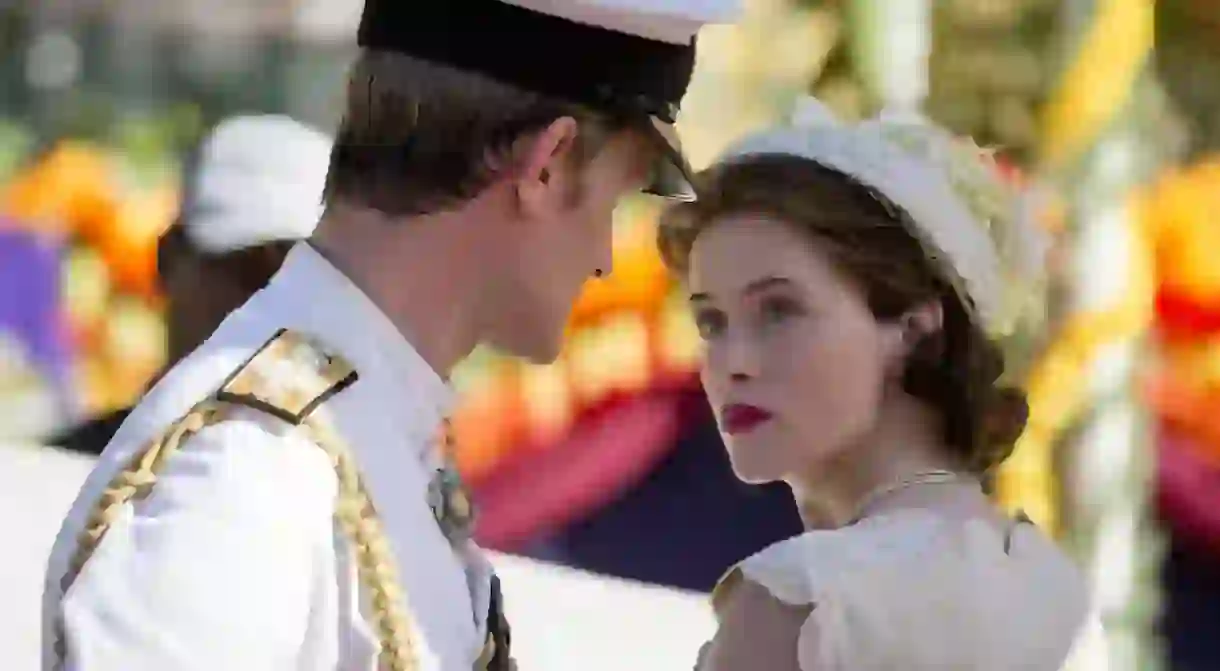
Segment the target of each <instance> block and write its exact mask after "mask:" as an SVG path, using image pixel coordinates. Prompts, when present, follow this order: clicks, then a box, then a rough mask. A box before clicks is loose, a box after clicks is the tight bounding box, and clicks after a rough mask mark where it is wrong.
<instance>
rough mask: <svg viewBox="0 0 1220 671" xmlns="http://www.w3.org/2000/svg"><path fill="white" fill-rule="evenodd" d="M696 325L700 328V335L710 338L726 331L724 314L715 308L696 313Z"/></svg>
mask: <svg viewBox="0 0 1220 671" xmlns="http://www.w3.org/2000/svg"><path fill="white" fill-rule="evenodd" d="M695 327H696V328H698V329H699V337H700V338H703V339H704V340H709V339H711V338H714V337H715V336H717V335H719V334H720V333H721V332H722V331H724V315H723V314H722V313H719V312H715V311H713V310H701V311H699V312H696V313H695Z"/></svg>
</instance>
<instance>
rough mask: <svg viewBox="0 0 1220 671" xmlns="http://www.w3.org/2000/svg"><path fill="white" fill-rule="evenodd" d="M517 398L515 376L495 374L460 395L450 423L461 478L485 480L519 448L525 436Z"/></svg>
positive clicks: (517, 378)
mask: <svg viewBox="0 0 1220 671" xmlns="http://www.w3.org/2000/svg"><path fill="white" fill-rule="evenodd" d="M517 365H518V364H515V363H514V364H508V366H512V367H515V366H517ZM521 394H522V390H521V381H520V376H519V374H518V372H517V371H515V370H502V371H501V370H498V371H495V372H494V373H492V374H491V375H490V376H489V377H488V378H486V379H484V380H483V381H482V383H481V384H478V385H473V386H472V388H471V389H470V390H469V391H468V392H467V393H466V394H464V395H463V398H462V403H461V404H460V405H459V406H458V408H457V410H456V411H455V412H454V413H453V417H452V421H451V425H452V427H453V438H454V441H455V443H456V448H457V454H456V455H455V456H456V459H457V466H458V469H459V470H460V471H461V473H462V476H463V477H465V478H468V479H471V480H477V479H479V478H480V477H482V476H485V475H486V474H487V473H489V472H490V471H491V470H493V469H494V468H495V467H496V466H497V465H498V464H499V463H500V462H501V460H503V459H504V457H505V456H506V455H507V454H508V453H509V452H510V451H511V450H512V449H513V448H514V447H516V446H518V445H520V444H521V439H522V438H523V437H524V435H525V434H526V426H525V423H526V414H525V408H524V402H523V399H522V397H521Z"/></svg>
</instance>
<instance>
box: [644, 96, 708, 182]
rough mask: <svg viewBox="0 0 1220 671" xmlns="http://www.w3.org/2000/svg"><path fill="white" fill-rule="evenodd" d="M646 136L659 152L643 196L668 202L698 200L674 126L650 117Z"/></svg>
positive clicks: (646, 126) (689, 168)
mask: <svg viewBox="0 0 1220 671" xmlns="http://www.w3.org/2000/svg"><path fill="white" fill-rule="evenodd" d="M644 132H645V135H646V136H647V137H648V138H649V139H650V140H651V141H652V142H653V143H654V144H655V145H656V148H657V150H658V151H659V156H658V157H657V161H656V163H655V164H654V166H653V169H652V175H651V178H650V180H649V184H648V186H646V187H645V188H644V193H648V194H652V195H654V196H660V197H662V198H666V199H669V200H677V201H682V202H691V201H694V200H695V199H696V197H695V187H694V183H693V181H692V178H693V176H694V171H693V170H691V167H690V163H689V162H688V161H687V160H686V155H685V154H684V153H683V152H682V142H681V140H679V139H678V131H677V129H676V128H674V126H673V124H670V123H666V122H665V121H663V120H661V119H659V118H657V117H655V116H649V117H648V123H647V124H645V128H644Z"/></svg>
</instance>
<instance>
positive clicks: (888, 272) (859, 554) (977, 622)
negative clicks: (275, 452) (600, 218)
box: [659, 99, 1100, 671]
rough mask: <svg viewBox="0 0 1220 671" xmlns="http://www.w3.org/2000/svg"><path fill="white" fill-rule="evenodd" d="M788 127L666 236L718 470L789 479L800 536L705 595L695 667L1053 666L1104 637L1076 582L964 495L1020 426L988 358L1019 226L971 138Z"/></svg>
mask: <svg viewBox="0 0 1220 671" xmlns="http://www.w3.org/2000/svg"><path fill="white" fill-rule="evenodd" d="M798 111H799V115H798V119H797V124H796V125H795V126H793V127H784V128H779V129H770V130H767V131H763V132H760V133H757V134H754V135H751V136H748V137H746V138H744V139H742V140H740V141H738V142H736V143H734V144H733V145H732V147H731V148H730V149H729V150H728V152H727V153H726V154H725V155H724V156H723V157H721V159H720V160H719V161H718V162H717V163H716V164H714V165H713V167H712V168H710V169H709V170H707V171H706V172H705V173H703V174H701V175H700V177H699V181H698V184H699V187H700V199H699V201H698V202H695V203H689V204H679V205H676V206H674V207H671V208H670V209H669V210H668V211H667V212H666V213H665V214H664V215H663V217H662V221H661V229H660V237H659V240H660V245H661V253H662V256H663V258H664V259H665V261H666V263H667V265H669V266H670V268H671V269H673V270H674V271H675V272H677V273H679V274H680V275H681V276H682V278H683V280H684V282H685V283H686V285H687V287H688V288H689V290H690V292H691V293H690V300H691V308H692V310H693V312H694V318H695V322H696V324H697V326H698V328H699V332H700V335H701V336H702V337H703V339H704V340H705V343H706V348H707V349H706V352H705V358H704V362H703V366H702V381H703V386H704V389H705V390H706V392H707V395H708V399H709V401H710V402H711V405H712V408H713V411H714V413H715V417H716V420H717V423H718V425H719V427H720V430H721V432H722V434H723V435H724V440H725V444H726V446H727V450H728V454H729V459H730V462H731V463H732V467H733V470H734V472H735V473H736V475H737V476H738V478H740V479H741V480H743V481H745V482H748V483H769V482H784V483H786V484H788V485H789V487H790V488H791V489H792V494H793V497H794V499H795V503H796V507H797V508H798V509H799V510H800V511H801V514H802V518H803V519H804V521H805V524H806V528H807V531H806V532H805V533H803V534H801V535H799V536H796V537H795V538H792V539H789V540H785V541H781V542H779V543H776V544H773V545H771V546H769V547H767V548H765V549H763V550H762V551H761V552H759V553H757V554H755V555H753V556H752V557H750V558H747V559H746V560H745V561H743V562H741V563H739V564H738V565H737V566H736V567H735V568H734V569H732V570H731V571H730V572H729V573H728V574H727V575H726V576H725V578H724V579H722V581H721V582H720V584H719V585H718V586H717V588H716V589H715V591H714V592H713V597H712V600H713V606H714V608H715V610H716V612H717V616H718V619H719V625H720V626H719V629H718V631H717V633H716V635H715V637H714V638H713V639H712V640H711V641H710V642H709V644H708V645H707V646H705V649H704V651H703V654H702V655H701V659H700V662H699V666H700V668H701V669H703V670H704V671H747V669H749V668H766V669H772V670H775V671H780V670H791V671H797V670H798V669H799V670H800V671H826V670H830V669H875V670H877V671H881V670H883V669H885V670H891V669H892V670H897V669H903V670H904V671H941V670H943V669H962V670H967V669H973V670H978V671H982V670H984V669H986V670H987V671H998V670H1001V669H1005V670H1011V671H1026V670H1031V669H1038V670H1045V671H1054V670H1056V669H1059V668H1061V667H1062V666H1063V664H1064V663H1065V661H1068V660H1069V657H1071V656H1072V655H1074V654H1078V653H1079V652H1080V651H1082V650H1083V649H1084V648H1083V647H1082V646H1083V645H1095V644H1096V643H1097V642H1098V641H1099V640H1100V639H1099V638H1098V636H1099V626H1100V625H1099V624H1098V623H1097V620H1096V618H1095V616H1094V615H1093V611H1092V607H1091V598H1090V595H1089V592H1088V586H1087V583H1086V581H1085V578H1084V575H1083V573H1082V572H1081V571H1079V569H1078V568H1077V567H1076V566H1075V565H1073V563H1072V561H1071V560H1070V559H1069V558H1068V557H1067V555H1066V554H1065V553H1064V552H1063V550H1061V549H1060V548H1059V547H1057V546H1056V545H1055V543H1054V542H1053V541H1052V540H1051V539H1050V538H1048V537H1046V536H1045V535H1044V534H1042V533H1040V532H1039V531H1038V530H1037V529H1036V528H1034V527H1033V525H1032V524H1031V523H1029V521H1028V519H1025V518H1023V517H1020V516H1019V517H1018V518H1017V519H1009V518H1008V517H1007V516H1005V515H1004V514H1002V513H1001V512H1000V511H999V510H997V509H996V508H995V507H994V505H993V504H992V502H991V501H990V500H989V499H988V497H987V496H986V495H985V493H984V491H983V485H982V480H983V478H984V477H985V475H986V474H987V473H989V472H991V471H992V470H993V469H994V468H995V467H996V466H998V465H999V464H1000V463H1001V462H1002V461H1003V460H1004V459H1005V458H1007V456H1008V455H1009V454H1010V453H1011V451H1012V449H1013V444H1014V442H1015V440H1016V438H1017V437H1018V436H1019V435H1020V433H1021V431H1022V430H1023V429H1024V425H1025V420H1026V416H1027V412H1028V409H1027V406H1026V403H1025V398H1024V395H1023V394H1022V393H1021V392H1019V391H1018V390H1016V389H1013V388H1009V387H1007V386H1005V385H1004V384H1003V382H1002V381H1001V375H1002V374H1003V373H1004V366H1005V361H1004V355H1003V350H1002V349H1001V345H1000V342H1001V339H1002V338H1003V337H1004V336H1006V335H1009V334H1011V333H1012V330H1013V327H1014V326H1015V325H1016V322H1017V320H1018V318H1019V317H1020V316H1021V315H1022V313H1025V312H1026V311H1027V310H1028V308H1029V307H1030V303H1031V300H1032V298H1033V294H1034V292H1035V291H1036V289H1037V288H1038V286H1039V284H1040V281H1039V277H1040V275H1041V268H1040V266H1041V263H1040V258H1039V257H1040V253H1039V248H1040V247H1041V245H1040V244H1039V243H1038V240H1037V231H1036V229H1034V227H1033V224H1032V223H1031V222H1028V221H1025V220H1024V219H1023V218H1021V217H1019V216H1017V212H1018V208H1017V204H1018V202H1017V200H1016V198H1015V195H1016V194H1013V193H1010V192H1009V191H1008V190H1007V188H1006V187H1005V186H1004V185H1003V183H1002V182H1001V181H1000V178H999V176H998V175H996V174H994V171H993V169H992V166H991V165H990V164H989V163H988V160H989V159H986V158H984V153H983V151H982V150H980V149H978V148H977V147H975V146H974V145H973V143H969V142H967V141H964V140H959V139H956V138H953V137H952V136H951V135H949V134H948V133H947V132H945V131H943V130H942V129H940V128H938V127H935V126H933V125H931V124H930V123H929V122H924V121H922V120H918V119H892V118H885V117H883V118H881V119H878V120H873V121H868V122H863V123H860V124H854V125H846V124H842V123H840V122H838V121H837V120H835V119H834V118H833V116H832V115H831V113H830V112H829V111H828V110H826V109H825V108H824V107H822V106H821V104H820V103H819V102H818V101H816V100H812V99H810V100H807V101H803V102H802V104H801V106H800V107H799V109H798Z"/></svg>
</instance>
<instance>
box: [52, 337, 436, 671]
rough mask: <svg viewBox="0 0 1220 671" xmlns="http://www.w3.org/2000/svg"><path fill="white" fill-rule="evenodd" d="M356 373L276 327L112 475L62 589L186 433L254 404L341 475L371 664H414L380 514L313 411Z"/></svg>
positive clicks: (339, 506)
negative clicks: (300, 432) (301, 433)
mask: <svg viewBox="0 0 1220 671" xmlns="http://www.w3.org/2000/svg"><path fill="white" fill-rule="evenodd" d="M356 379H357V374H356V370H355V369H354V368H353V367H352V366H351V365H350V364H349V363H348V362H347V361H346V360H344V359H343V358H342V357H340V356H338V355H335V354H332V353H330V352H328V351H326V350H325V349H324V348H323V347H321V346H320V345H318V344H317V343H315V342H314V341H313V340H312V339H310V338H309V337H307V336H305V335H302V334H300V333H296V332H294V331H290V330H287V329H282V330H280V331H278V332H276V334H275V335H274V336H273V337H272V338H271V339H270V340H268V341H267V342H266V344H264V345H263V346H262V347H260V348H259V350H258V351H257V352H255V353H254V355H253V356H252V357H250V359H249V360H247V361H246V363H244V364H242V366H241V367H240V368H238V369H237V370H236V371H235V372H234V373H233V374H232V375H230V376H229V377H228V379H226V380H225V382H224V384H222V385H221V386H220V389H218V390H217V391H216V393H214V394H213V395H211V396H210V397H208V398H207V399H205V400H204V401H203V402H201V403H199V404H197V405H196V406H195V407H193V408H191V410H190V411H189V412H187V414H186V415H184V416H183V417H181V418H180V419H178V420H177V421H176V422H174V423H172V424H170V425H169V427H168V428H166V430H165V431H164V432H162V433H161V434H159V435H157V436H155V437H153V438H152V439H151V440H150V441H148V443H146V444H145V445H144V447H143V448H142V449H140V450H138V451H137V452H136V453H135V456H134V457H133V458H132V459H131V461H130V462H129V463H128V464H127V465H126V467H125V468H123V470H121V471H120V472H119V474H118V475H116V476H115V477H114V478H113V479H112V480H111V481H110V484H109V486H107V488H106V489H105V491H104V492H103V493H102V495H101V497H100V498H99V500H98V501H97V503H96V504H95V505H94V506H93V508H92V509H91V510H90V514H89V516H88V517H87V518H86V521H85V525H84V529H83V530H82V531H81V533H80V534H79V535H78V537H77V546H76V549H75V551H74V552H73V554H72V556H71V559H70V561H69V564H68V569H67V571H66V573H65V574H64V575H63V576H62V578H61V580H60V589H61V592H60V594H61V595H63V594H67V592H68V588H69V587H71V585H72V582H73V581H74V580H75V579H76V577H77V576H78V575H80V571H81V569H83V568H84V565H85V563H86V562H87V561H88V560H89V558H90V557H91V556H92V555H93V552H94V550H95V549H96V548H97V546H98V544H100V543H101V541H102V538H103V536H104V535H105V533H106V531H107V530H108V529H109V528H110V524H111V522H112V521H113V520H115V519H116V518H117V517H118V512H119V510H120V508H121V507H122V506H124V505H126V504H127V503H129V502H131V501H133V500H139V499H141V498H143V497H145V496H147V495H148V494H149V493H150V492H151V491H152V488H153V485H155V484H156V481H157V476H158V473H159V472H160V471H161V468H162V466H163V464H164V463H165V461H166V460H167V459H169V458H170V457H171V456H173V454H174V453H175V452H177V451H178V450H179V449H181V448H182V447H183V445H184V443H186V442H187V440H188V439H189V438H190V437H191V436H192V435H194V434H196V433H198V432H199V431H202V430H203V429H204V428H205V427H207V426H211V425H213V424H217V423H219V422H222V421H224V420H225V418H226V417H228V416H229V414H230V412H231V411H232V410H233V408H235V407H245V408H253V409H256V410H259V411H261V412H265V413H267V414H270V415H273V416H275V417H277V418H279V419H282V420H283V421H285V422H288V423H289V424H292V425H294V426H301V427H303V428H304V429H305V431H306V432H307V435H308V436H309V438H310V440H311V441H312V442H313V443H314V444H316V445H317V446H318V447H319V448H321V449H322V451H323V452H325V453H326V455H327V457H329V458H330V461H331V463H332V464H333V465H334V469H335V474H336V476H337V478H338V481H339V494H338V498H337V499H336V501H335V521H336V522H337V523H338V526H339V527H340V528H341V529H342V531H343V534H344V536H346V540H347V541H348V543H349V544H350V547H351V549H352V553H353V555H354V557H355V560H356V561H355V564H356V569H357V572H358V574H359V579H360V584H361V586H362V587H363V588H364V590H363V591H364V594H365V597H366V598H367V600H368V601H369V604H370V606H371V608H370V613H369V616H368V617H369V621H370V622H369V623H370V624H371V625H372V626H373V629H374V631H376V633H377V637H378V639H379V647H380V655H379V659H378V668H379V669H384V670H385V671H413V670H414V669H416V668H417V664H418V660H417V658H416V653H415V651H416V649H417V645H416V641H415V631H414V629H415V625H414V623H413V622H411V618H410V615H409V614H408V613H407V612H406V611H405V610H403V608H402V605H403V603H404V602H405V601H406V600H407V597H406V595H405V594H404V593H403V590H402V588H401V587H400V585H399V581H398V577H397V575H396V562H395V561H394V558H393V555H392V552H391V550H390V546H389V543H388V542H387V540H386V538H385V535H384V531H383V530H382V528H381V521H380V519H379V518H378V516H377V513H376V510H375V509H374V508H373V504H372V501H371V500H370V498H369V495H368V492H367V491H366V490H365V487H364V483H363V478H361V476H360V472H359V468H358V466H357V464H356V463H355V460H354V459H353V458H352V455H351V451H350V450H349V449H348V447H347V445H346V443H345V442H344V440H343V439H342V437H341V436H340V435H339V434H338V433H337V432H335V431H334V430H333V427H332V426H330V423H329V422H328V421H325V419H324V418H321V417H319V416H318V413H316V411H317V409H318V408H319V407H320V406H321V405H322V404H323V403H325V402H326V400H327V399H329V398H331V397H333V396H334V395H335V394H337V393H339V392H340V391H342V390H343V389H346V388H347V387H349V386H351V385H352V384H353V383H354V382H355V381H356ZM61 598H62V596H61ZM61 617H62V614H61ZM56 625H57V626H56V632H55V633H56V637H55V642H54V645H55V653H56V658H57V659H56V665H55V666H56V668H62V667H63V662H64V660H65V658H66V656H67V652H68V651H67V646H66V638H65V636H64V632H63V622H62V619H59V620H58V621H57V623H56Z"/></svg>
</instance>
